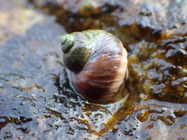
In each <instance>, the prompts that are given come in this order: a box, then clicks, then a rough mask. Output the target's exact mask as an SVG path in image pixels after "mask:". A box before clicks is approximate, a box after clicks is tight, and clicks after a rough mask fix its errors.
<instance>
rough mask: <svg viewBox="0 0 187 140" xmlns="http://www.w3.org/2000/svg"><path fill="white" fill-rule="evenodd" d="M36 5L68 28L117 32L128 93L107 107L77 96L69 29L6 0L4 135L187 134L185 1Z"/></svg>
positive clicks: (0, 84)
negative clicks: (66, 49) (64, 43)
mask: <svg viewBox="0 0 187 140" xmlns="http://www.w3.org/2000/svg"><path fill="white" fill-rule="evenodd" d="M34 3H35V5H36V6H37V7H42V9H43V10H46V11H48V12H51V13H52V14H54V15H55V16H56V17H57V20H58V21H61V23H64V25H65V27H66V28H67V29H69V30H70V29H71V30H72V31H75V30H82V29H87V28H103V29H105V30H108V31H111V32H113V33H115V34H116V35H118V36H119V37H120V38H121V39H122V40H123V42H124V44H125V46H126V48H127V49H128V50H129V62H130V63H129V81H128V82H127V84H126V87H127V88H128V89H129V92H130V94H129V96H128V97H126V98H124V99H123V100H120V101H119V102H115V103H111V104H105V105H104V104H94V103H91V102H88V101H87V100H86V99H84V98H82V97H81V96H79V95H77V94H75V93H74V91H73V90H72V88H71V87H70V86H69V80H68V79H67V74H66V70H65V68H64V66H63V64H62V57H61V50H60V48H59V47H60V43H59V40H58V37H59V36H60V35H62V34H65V33H67V31H66V30H65V29H64V28H63V27H62V26H60V25H59V24H58V23H56V22H55V20H56V19H55V18H54V17H53V16H52V17H51V16H48V15H44V14H43V13H41V11H38V10H36V9H34V8H33V7H32V6H31V5H29V4H28V3H25V1H23V0H20V1H19V2H17V1H15V0H11V1H7V2H6V1H0V7H1V8H0V11H1V12H0V17H1V19H3V22H0V28H1V29H2V30H1V31H0V37H1V40H0V108H1V110H0V138H1V139H62V138H64V137H65V138H66V139H158V138H160V139H162V138H165V139H186V138H187V136H186V133H187V125H186V123H187V122H186V120H187V113H186V112H187V106H186V96H187V93H186V81H187V80H186V78H185V77H186V63H185V62H186V61H185V60H186V51H187V50H186V22H185V20H186V18H184V22H182V19H183V18H182V17H183V16H184V17H185V12H186V11H185V10H186V8H185V6H186V3H185V1H169V0H168V1H165V2H161V1H159V2H158V3H157V2H156V4H155V5H152V4H151V3H154V1H149V2H148V1H141V2H140V1H125V3H126V4H123V3H124V1H119V0H118V1H112V2H108V1H102V0H98V1H95V2H92V1H87V3H85V4H84V3H83V1H78V0H74V1H65V0H63V1H57V0H54V1H44V0H39V1H34ZM172 8H173V9H174V10H175V11H176V13H175V14H173V12H172V10H170V9H172ZM10 9H11V10H10ZM160 11H162V12H163V13H162V12H161V14H160ZM177 15H180V16H179V17H177ZM157 17H158V18H157ZM167 17H169V18H167ZM158 19H159V20H158ZM141 21H142V22H141ZM166 21H167V22H166ZM169 21H172V22H171V23H170V22H169ZM153 22H154V23H153ZM169 23H170V26H169ZM12 25H14V26H12ZM80 25H81V26H80ZM176 25H177V26H176Z"/></svg>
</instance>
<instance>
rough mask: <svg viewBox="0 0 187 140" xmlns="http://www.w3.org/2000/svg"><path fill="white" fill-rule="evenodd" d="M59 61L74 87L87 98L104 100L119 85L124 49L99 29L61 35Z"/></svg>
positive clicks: (124, 55) (123, 71)
mask: <svg viewBox="0 0 187 140" xmlns="http://www.w3.org/2000/svg"><path fill="white" fill-rule="evenodd" d="M61 45H62V51H63V61H64V64H65V66H66V67H67V68H68V69H69V70H70V74H71V81H72V84H73V86H74V88H75V90H76V91H77V92H78V93H80V94H82V95H83V96H84V97H86V98H87V99H89V100H91V101H96V102H97V101H98V102H100V101H108V100H111V99H112V98H114V97H115V96H116V95H117V94H118V93H119V92H120V91H121V89H122V88H123V86H124V79H125V72H126V69H127V52H126V50H125V49H124V47H123V45H122V43H121V41H120V40H119V39H118V38H117V37H115V36H114V35H112V34H110V33H108V32H106V31H103V30H86V31H82V32H74V33H71V34H66V35H63V36H62V37H61Z"/></svg>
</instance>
